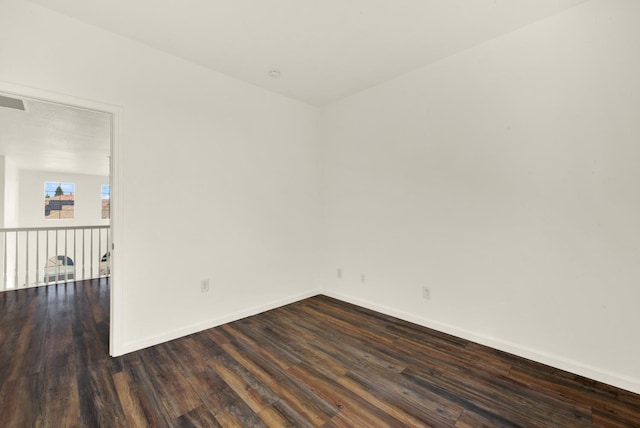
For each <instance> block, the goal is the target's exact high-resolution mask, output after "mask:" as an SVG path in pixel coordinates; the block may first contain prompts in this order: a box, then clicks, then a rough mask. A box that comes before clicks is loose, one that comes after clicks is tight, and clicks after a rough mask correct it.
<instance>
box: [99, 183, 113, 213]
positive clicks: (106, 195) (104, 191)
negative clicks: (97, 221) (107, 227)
mask: <svg viewBox="0 0 640 428" xmlns="http://www.w3.org/2000/svg"><path fill="white" fill-rule="evenodd" d="M100 202H101V203H102V218H111V186H110V185H108V184H103V185H102V186H100Z"/></svg>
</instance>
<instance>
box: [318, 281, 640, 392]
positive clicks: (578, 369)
mask: <svg viewBox="0 0 640 428" xmlns="http://www.w3.org/2000/svg"><path fill="white" fill-rule="evenodd" d="M322 294H324V295H326V296H329V297H333V298H335V299H338V300H342V301H344V302H347V303H352V304H354V305H357V306H361V307H364V308H367V309H371V310H373V311H376V312H380V313H383V314H385V315H389V316H392V317H396V318H400V319H402V320H404V321H409V322H412V323H414V324H418V325H421V326H424V327H427V328H431V329H433V330H437V331H440V332H443V333H447V334H451V335H453V336H456V337H460V338H462V339H466V340H470V341H472V342H476V343H479V344H481V345H485V346H489V347H491V348H494V349H498V350H500V351H504V352H508V353H510V354H514V355H517V356H519V357H523V358H527V359H529V360H533V361H536V362H539V363H542V364H546V365H548V366H551V367H555V368H557V369H560V370H564V371H567V372H570V373H574V374H577V375H580V376H584V377H587V378H589V379H593V380H596V381H599V382H603V383H606V384H608V385H612V386H615V387H618V388H621V389H625V390H627V391H631V392H633V393H636V394H640V380H637V379H632V378H629V377H626V376H621V375H619V374H616V373H612V372H609V371H606V370H602V369H599V368H597V367H592V366H589V365H586V364H583V363H580V362H578V361H573V360H569V359H566V358H562V357H559V356H557V355H552V354H548V353H546V352H541V351H538V350H535V349H531V348H527V347H525V346H522V345H519V344H517V343H511V342H507V341H504V340H500V339H496V338H492V337H488V336H484V335H481V334H477V333H474V332H473V331H469V330H465V329H460V328H457V327H454V326H451V325H447V324H443V323H440V322H437V321H434V320H430V319H427V318H423V317H419V316H416V315H413V314H410V313H407V312H404V311H399V310H396V309H394V308H391V307H388V306H384V305H379V304H376V303H373V302H369V301H366V300H361V299H358V298H355V297H353V296H349V295H345V294H341V293H335V292H330V291H327V290H324V291H323V292H322Z"/></svg>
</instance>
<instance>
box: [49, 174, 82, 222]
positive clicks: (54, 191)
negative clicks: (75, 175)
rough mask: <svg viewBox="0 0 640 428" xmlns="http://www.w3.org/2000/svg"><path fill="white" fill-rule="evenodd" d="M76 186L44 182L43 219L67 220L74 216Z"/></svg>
mask: <svg viewBox="0 0 640 428" xmlns="http://www.w3.org/2000/svg"><path fill="white" fill-rule="evenodd" d="M75 194H76V185H75V184H74V183H60V182H58V181H45V183H44V218H45V219H56V220H59V219H68V218H73V216H74V205H75Z"/></svg>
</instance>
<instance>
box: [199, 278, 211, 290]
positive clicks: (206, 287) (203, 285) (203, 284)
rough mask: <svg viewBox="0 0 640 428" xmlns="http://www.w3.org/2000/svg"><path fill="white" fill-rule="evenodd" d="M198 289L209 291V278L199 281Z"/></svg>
mask: <svg viewBox="0 0 640 428" xmlns="http://www.w3.org/2000/svg"><path fill="white" fill-rule="evenodd" d="M200 291H201V292H203V293H205V292H207V291H209V280H208V279H203V280H202V281H200Z"/></svg>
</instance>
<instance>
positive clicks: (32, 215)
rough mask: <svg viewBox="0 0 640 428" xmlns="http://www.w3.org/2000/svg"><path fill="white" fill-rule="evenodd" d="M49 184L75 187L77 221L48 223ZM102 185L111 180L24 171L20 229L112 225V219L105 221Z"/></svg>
mask: <svg viewBox="0 0 640 428" xmlns="http://www.w3.org/2000/svg"><path fill="white" fill-rule="evenodd" d="M45 181H53V182H60V183H74V184H75V186H76V193H75V198H74V199H75V205H74V218H73V219H59V220H51V219H48V220H46V219H45V218H44V183H45ZM102 184H109V177H103V176H99V175H85V174H62V173H54V172H45V171H29V170H20V192H19V212H20V217H19V221H18V223H19V226H18V227H58V226H98V225H108V224H109V219H102V200H101V193H100V190H101V188H100V186H101V185H102Z"/></svg>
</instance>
